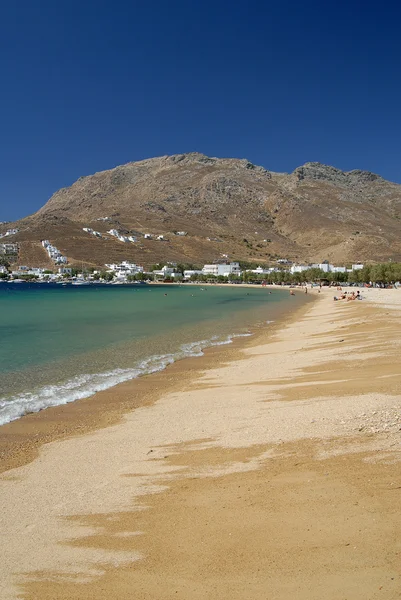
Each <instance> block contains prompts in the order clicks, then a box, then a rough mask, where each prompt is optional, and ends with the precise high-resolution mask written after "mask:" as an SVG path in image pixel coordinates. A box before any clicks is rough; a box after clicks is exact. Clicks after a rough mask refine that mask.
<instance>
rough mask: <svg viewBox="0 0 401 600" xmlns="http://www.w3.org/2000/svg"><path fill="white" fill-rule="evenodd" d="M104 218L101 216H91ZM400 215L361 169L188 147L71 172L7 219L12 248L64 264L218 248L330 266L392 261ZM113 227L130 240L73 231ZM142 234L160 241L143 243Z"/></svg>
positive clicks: (398, 198)
mask: <svg viewBox="0 0 401 600" xmlns="http://www.w3.org/2000/svg"><path fill="white" fill-rule="evenodd" d="M105 217H108V218H109V219H110V220H109V221H107V222H102V221H97V219H101V218H105ZM400 217H401V185H399V184H396V183H392V182H389V181H386V180H385V179H384V178H382V177H381V176H380V175H377V174H375V173H372V172H370V171H363V170H359V169H354V170H351V171H341V170H340V169H337V168H335V167H332V166H330V165H324V164H322V163H319V162H307V163H305V164H304V165H301V166H300V167H297V168H296V169H295V170H294V171H293V172H292V173H277V172H274V171H270V170H268V169H265V168H264V167H262V166H259V165H254V164H253V163H252V162H250V161H248V160H247V159H237V158H216V157H208V156H206V155H204V154H201V153H198V152H191V153H186V154H176V155H172V156H168V155H166V156H161V157H154V158H150V159H144V160H141V161H137V162H129V163H126V164H124V165H119V166H117V167H114V168H113V169H108V170H105V171H99V172H97V173H94V174H93V175H87V176H84V177H80V178H79V179H78V180H77V181H75V182H74V183H73V184H72V185H71V186H69V187H65V188H61V189H60V190H58V191H57V192H55V194H53V196H52V197H51V198H50V199H49V200H48V201H47V202H46V203H45V204H44V206H43V207H42V208H40V209H39V210H38V211H37V212H36V213H34V214H33V215H31V216H29V217H25V218H24V219H21V220H20V221H17V222H15V223H14V224H12V226H17V227H19V228H20V231H19V232H18V234H17V235H16V236H13V239H15V240H16V241H18V242H19V243H20V244H21V245H23V244H24V243H25V242H29V243H30V244H31V247H32V244H35V243H39V242H40V239H43V237H45V238H46V239H50V240H51V241H52V243H54V244H55V245H56V246H57V247H60V250H62V251H63V252H64V253H65V254H66V255H67V256H68V258H69V260H70V261H71V262H72V263H74V262H78V261H85V262H86V263H87V264H91V265H100V264H103V263H104V262H110V261H114V260H118V259H123V258H127V259H129V260H134V261H136V262H138V263H140V264H145V265H146V264H149V263H151V262H159V260H162V259H164V260H171V261H177V260H178V261H184V262H196V263H198V264H201V263H202V262H205V261H210V260H215V259H219V258H221V257H222V255H224V254H227V256H228V257H229V258H232V259H239V260H248V261H253V262H262V263H266V262H274V261H275V260H277V258H289V259H291V260H296V261H298V262H309V261H315V260H323V259H328V260H330V261H332V262H337V263H338V262H350V261H356V260H362V261H366V260H368V261H381V260H388V259H389V258H391V259H393V260H399V259H400V258H401V241H400V238H401V236H400V233H401V225H400ZM112 225H113V227H114V228H116V229H118V230H121V232H134V233H135V234H136V235H137V236H138V242H137V243H136V244H124V243H122V242H118V241H117V240H114V239H108V240H100V239H96V238H94V237H93V236H92V238H93V239H92V238H91V237H90V236H88V234H86V233H85V232H83V231H82V228H83V227H88V226H89V227H93V228H94V229H97V230H99V231H100V232H101V233H102V235H103V236H104V235H106V236H107V234H106V232H107V229H108V227H109V226H110V227H111V226H112ZM7 227H8V225H7V226H4V225H2V226H0V233H1V231H2V230H3V229H6V228H7ZM180 230H183V231H186V232H187V233H188V235H187V236H184V237H181V238H180V239H178V236H175V235H174V233H173V232H174V231H180ZM145 233H152V234H161V235H164V236H165V237H167V238H168V239H169V242H166V243H162V244H160V242H157V241H155V240H150V241H149V240H144V238H143V234H145ZM216 240H217V241H216ZM266 240H268V241H266ZM10 241H11V239H10ZM106 259H107V260H106ZM26 261H27V262H29V256H28V255H27V256H26Z"/></svg>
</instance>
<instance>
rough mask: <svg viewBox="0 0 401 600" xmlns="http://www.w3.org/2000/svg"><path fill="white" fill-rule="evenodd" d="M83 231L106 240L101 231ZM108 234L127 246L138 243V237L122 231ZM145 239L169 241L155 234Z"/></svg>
mask: <svg viewBox="0 0 401 600" xmlns="http://www.w3.org/2000/svg"><path fill="white" fill-rule="evenodd" d="M96 220H97V221H108V220H109V217H101V218H99V219H96ZM82 229H83V231H85V232H86V233H89V234H90V235H94V236H95V237H97V238H104V236H103V235H102V234H101V233H100V231H95V230H94V229H91V228H90V227H83V228H82ZM107 233H108V234H109V235H111V236H112V237H115V238H116V239H117V240H119V241H120V242H124V243H126V244H129V243H131V244H134V243H135V242H136V241H137V237H136V236H134V235H126V234H124V233H121V231H118V229H109V231H108V232H107ZM174 233H175V235H179V236H185V235H187V232H186V231H175V232H174ZM143 237H144V239H145V240H157V241H159V242H165V241H167V240H166V238H165V237H164V235H155V234H153V233H145V234H144V235H143Z"/></svg>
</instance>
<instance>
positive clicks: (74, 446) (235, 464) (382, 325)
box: [0, 290, 401, 600]
mask: <svg viewBox="0 0 401 600" xmlns="http://www.w3.org/2000/svg"><path fill="white" fill-rule="evenodd" d="M363 293H364V295H365V296H366V298H367V299H366V301H364V302H359V301H355V302H349V303H346V302H336V303H333V301H332V297H333V295H334V294H335V292H334V293H333V291H332V290H323V292H322V293H321V294H319V297H318V301H316V302H314V303H312V304H309V305H308V306H307V307H305V308H303V309H300V311H299V312H298V315H297V317H296V318H294V319H293V320H292V321H291V322H288V323H286V324H285V325H284V324H283V325H281V326H279V327H274V328H270V329H269V330H268V331H267V332H266V333H263V332H260V333H259V334H258V335H257V336H256V337H255V339H253V340H252V341H251V339H250V338H249V339H248V340H246V341H244V340H239V341H238V342H236V343H235V346H232V347H230V348H227V349H225V350H224V351H222V350H221V349H211V350H209V351H208V352H207V353H206V355H205V357H203V358H202V359H193V360H191V359H189V360H185V361H181V362H180V363H176V364H175V365H172V366H171V367H170V368H169V369H168V370H166V371H165V372H163V373H161V374H158V375H156V376H155V375H152V376H149V377H147V378H145V377H144V378H142V380H141V381H136V382H127V383H126V384H122V385H121V386H118V387H116V388H113V389H112V390H107V392H103V393H102V394H99V395H98V396H99V397H98V398H97V399H98V400H99V402H98V403H97V404H95V403H94V402H93V401H92V402H91V399H88V400H86V401H81V402H77V403H75V404H76V406H75V407H74V409H72V408H71V407H72V405H70V406H67V407H57V409H49V410H48V411H43V413H39V414H38V415H30V416H29V417H27V418H26V419H21V420H20V421H19V422H16V423H14V424H10V425H8V426H6V427H7V428H8V433H7V436H8V440H9V442H8V444H7V447H11V446H12V445H13V444H16V445H14V450H18V451H17V452H16V454H17V458H15V457H14V458H13V452H12V450H11V451H8V452H6V453H5V457H4V462H3V470H4V473H3V475H2V476H1V478H0V514H1V517H0V520H1V532H2V541H1V545H2V562H1V565H0V580H1V582H2V583H1V584H0V585H1V586H2V587H1V588H0V589H1V594H0V596H1V598H4V599H8V598H24V599H29V600H30V599H43V600H50V599H52V600H53V599H60V600H61V599H63V600H67V599H81V598H82V599H84V598H93V599H95V598H96V599H101V600H103V599H106V598H107V599H108V600H109V599H110V600H113V599H114V598H116V599H117V598H119V599H121V598H141V599H142V598H143V599H151V598H152V599H154V598H166V599H167V598H182V599H184V598H194V599H198V598H217V599H219V598H221V599H223V598H238V599H239V598H250V599H251V598H252V599H254V598H256V599H259V598H260V599H262V598H263V599H266V598H269V599H270V598H271V599H279V600H281V599H283V600H284V599H287V598H289V597H291V596H292V597H295V598H301V599H305V600H306V599H315V598H316V599H318V598H319V599H321V598H328V599H333V600H334V599H335V600H337V599H346V598H348V599H361V600H362V599H363V600H365V599H375V598H385V599H386V600H388V599H393V598H394V599H395V598H400V590H401V585H400V562H401V561H400V550H401V547H400V539H401V536H400V533H401V531H400V511H399V505H400V490H401V482H400V481H399V473H400V468H399V467H400V465H399V460H400V453H399V450H400V447H399V440H400V426H401V425H400V389H401V374H400V369H399V356H400V345H401V340H400V336H399V330H400V328H399V325H400V321H401V291H398V290H369V291H367V292H363ZM138 385H140V386H143V387H142V390H141V391H140V392H139V391H135V390H137V389H138ZM146 390H148V391H147V392H146ZM103 394H105V397H104V399H103V400H102V399H100V396H102V395H103ZM112 398H114V400H113V401H112V404H113V407H114V408H112V409H111V410H108V409H109V404H110V401H111V399H112ZM102 402H104V404H102ZM135 403H136V405H138V408H137V409H136V410H132V408H133V407H134V406H135ZM85 404H86V407H85ZM139 404H141V406H139ZM78 405H80V406H81V407H82V408H79V410H78V408H77V406H78ZM95 406H98V408H99V413H100V414H101V415H102V417H100V416H99V415H98V420H96V419H94V418H93V416H91V414H92V413H93V411H94V407H95ZM106 407H107V414H105V413H106ZM61 408H62V409H64V410H65V411H66V413H69V411H70V410H71V411H72V412H74V410H75V411H77V412H75V416H72V412H71V413H69V416H68V417H67V418H66V419H65V422H67V421H68V422H69V424H68V426H67V425H66V426H65V431H59V427H60V425H59V424H60V423H62V422H63V419H60V414H59V415H58V417H57V418H56V416H54V415H55V413H54V414H53V416H52V414H51V413H50V411H56V412H57V410H60V409H61ZM24 420H25V422H26V423H27V425H26V427H27V428H28V430H29V431H28V433H29V435H28V433H27V431H25V434H24V423H23V421H24ZM45 421H48V423H50V425H45ZM55 422H57V423H58V425H57V426H55V425H54V423H55ZM52 423H53V424H52ZM77 426H80V427H81V431H80V433H81V434H80V435H78V436H76V435H75V436H72V435H71V434H72V433H73V432H74V431H76V427H77ZM41 427H42V430H41V429H40V428H41ZM61 427H62V426H61ZM99 427H100V428H99ZM13 428H17V429H18V428H19V434H18V433H17V430H16V429H14V433H13V431H12V430H13ZM37 429H39V435H38V440H39V441H38V442H37V443H36V444H35V443H34V441H33V440H34V437H33V432H34V431H35V430H37ZM41 431H42V433H43V432H45V433H44V434H43V435H41ZM78 433H79V431H78ZM18 435H19V436H20V437H19V439H17V438H18ZM24 435H25V436H26V438H25V442H26V443H25V445H24V443H22V442H21V440H22V438H23V437H24ZM13 436H15V438H13ZM46 436H47V437H46ZM60 437H61V439H60ZM63 437H65V439H62V438H63ZM52 439H53V440H54V441H52V442H50V443H47V444H45V445H42V444H43V442H44V441H47V442H49V441H50V440H52ZM26 440H29V441H28V442H27V441H26ZM18 444H19V445H18ZM3 448H5V446H3ZM39 450H40V451H39ZM38 451H39V455H38V456H37V454H38ZM35 456H36V458H35ZM29 461H31V462H29ZM16 464H19V465H21V466H19V467H18V468H14V469H12V470H7V469H8V468H9V467H10V466H13V465H16ZM397 479H398V480H397Z"/></svg>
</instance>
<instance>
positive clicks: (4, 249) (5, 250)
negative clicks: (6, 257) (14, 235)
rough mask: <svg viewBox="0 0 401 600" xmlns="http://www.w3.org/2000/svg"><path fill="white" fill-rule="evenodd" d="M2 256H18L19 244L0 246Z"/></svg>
mask: <svg viewBox="0 0 401 600" xmlns="http://www.w3.org/2000/svg"><path fill="white" fill-rule="evenodd" d="M0 254H18V244H0Z"/></svg>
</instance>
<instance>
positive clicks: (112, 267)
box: [0, 240, 363, 283]
mask: <svg viewBox="0 0 401 600" xmlns="http://www.w3.org/2000/svg"><path fill="white" fill-rule="evenodd" d="M42 244H43V246H44V247H45V248H46V250H47V251H48V253H49V256H50V257H51V258H52V260H53V261H54V262H55V263H56V264H61V265H63V263H66V262H67V259H66V257H64V256H62V255H61V254H60V253H59V251H58V250H57V249H56V248H54V246H51V244H49V242H48V241H47V240H44V241H43V242H42ZM105 267H106V273H109V274H112V276H113V281H114V282H115V283H126V282H127V281H129V278H130V276H135V275H138V274H144V275H149V276H151V277H152V278H154V279H156V280H162V279H163V280H164V279H172V280H174V279H178V280H181V279H182V278H183V279H184V280H185V281H189V280H191V278H193V276H195V275H206V276H208V275H210V276H215V277H218V276H223V277H227V278H228V277H230V275H235V276H240V275H241V274H242V271H241V268H240V264H239V263H238V262H222V261H220V262H216V263H212V264H206V265H204V266H203V268H202V269H200V270H189V269H188V270H185V271H184V272H183V273H181V271H179V270H178V269H177V265H176V264H174V263H173V264H169V265H165V266H163V267H162V268H161V269H155V270H153V271H145V270H144V268H143V267H142V266H140V265H137V264H135V263H131V262H129V261H127V260H124V261H122V262H121V263H108V264H106V265H105ZM311 268H318V269H320V270H321V271H323V272H324V273H347V272H351V271H356V270H359V269H362V268H363V264H360V263H357V264H353V265H352V267H351V269H347V268H346V267H335V266H334V265H331V264H329V263H328V262H327V261H326V262H323V263H319V264H311V265H291V267H290V268H289V269H287V270H288V272H291V273H292V274H294V273H301V272H303V271H306V270H308V269H311ZM282 271H283V267H282V266H281V265H280V266H277V267H269V268H262V267H261V266H259V267H257V268H256V269H249V270H247V272H248V273H254V274H255V275H259V276H260V275H266V276H267V275H269V274H271V273H274V272H282ZM103 272H104V270H103ZM0 273H8V271H7V269H6V268H5V267H0ZM11 275H12V277H14V278H18V277H20V276H22V275H32V276H34V277H37V278H38V279H39V280H43V279H47V280H50V281H57V280H60V279H63V278H64V277H65V276H70V277H71V275H72V269H71V267H66V266H60V267H59V268H58V273H53V274H50V273H49V271H46V270H45V269H41V268H29V267H23V266H22V267H19V268H18V269H17V270H15V271H12V273H11ZM99 276H100V277H101V276H102V272H101V271H94V272H93V273H91V274H88V275H85V274H84V273H80V274H78V275H77V276H76V277H75V278H74V279H76V278H78V279H79V280H88V281H91V280H94V279H95V280H99Z"/></svg>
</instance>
